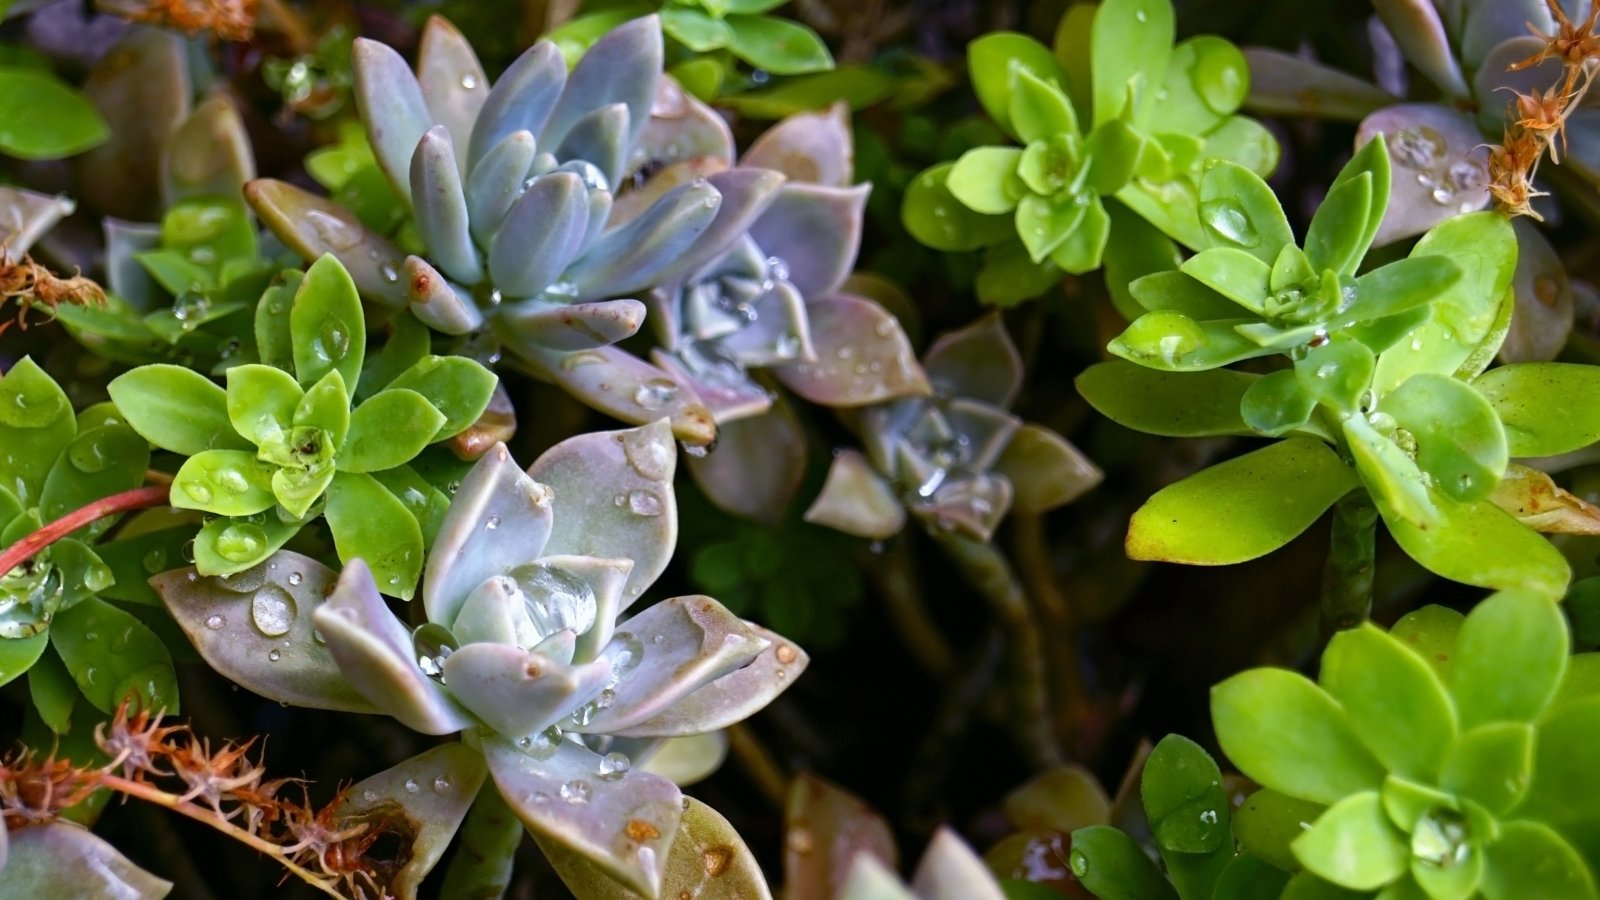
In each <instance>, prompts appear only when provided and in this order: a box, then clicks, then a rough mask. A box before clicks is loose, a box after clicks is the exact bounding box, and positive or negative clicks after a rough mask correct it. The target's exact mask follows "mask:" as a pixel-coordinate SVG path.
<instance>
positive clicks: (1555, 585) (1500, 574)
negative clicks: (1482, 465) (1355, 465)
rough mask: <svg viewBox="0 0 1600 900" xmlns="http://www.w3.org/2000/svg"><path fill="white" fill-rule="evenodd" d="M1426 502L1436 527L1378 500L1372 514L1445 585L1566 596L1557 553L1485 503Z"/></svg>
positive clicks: (1565, 575)
mask: <svg viewBox="0 0 1600 900" xmlns="http://www.w3.org/2000/svg"><path fill="white" fill-rule="evenodd" d="M1432 502H1433V505H1434V507H1435V509H1436V510H1437V514H1438V515H1437V521H1435V522H1433V523H1432V524H1431V525H1429V526H1428V527H1426V528H1423V527H1420V526H1418V525H1416V524H1413V523H1411V522H1409V521H1407V520H1406V519H1405V518H1404V517H1403V516H1401V515H1399V514H1398V512H1397V511H1396V510H1395V509H1393V508H1392V507H1391V506H1389V505H1388V504H1386V503H1384V502H1383V501H1382V500H1381V499H1379V503H1378V511H1379V512H1380V513H1382V514H1383V521H1384V524H1385V525H1387V526H1388V527H1389V533H1390V534H1391V535H1393V536H1394V539H1395V543H1397V544H1399V545H1400V548H1401V549H1402V550H1404V551H1406V553H1407V554H1408V555H1409V556H1410V557H1411V558H1412V559H1414V560H1416V561H1417V562H1418V563H1420V564H1421V565H1422V567H1423V568H1425V569H1427V570H1428V571H1430V572H1433V573H1434V574H1436V575H1442V576H1444V577H1445V578H1448V579H1450V580H1451V581H1460V582H1463V583H1465V584H1473V585H1477V586H1479V587H1485V588H1491V589H1493V588H1520V589H1525V590H1529V591H1535V592H1537V593H1539V594H1542V595H1544V596H1546V597H1549V598H1550V599H1555V598H1557V597H1560V596H1561V595H1562V594H1563V593H1565V592H1566V588H1567V582H1568V581H1569V580H1570V579H1571V577H1572V570H1571V568H1570V567H1569V566H1568V565H1567V561H1566V560H1565V559H1564V558H1563V557H1562V556H1561V554H1560V552H1559V551H1557V550H1556V549H1555V548H1554V547H1552V546H1551V545H1550V543H1549V542H1548V541H1546V540H1545V539H1544V538H1543V537H1540V536H1539V534H1538V533H1537V532H1535V531H1533V530H1532V529H1530V528H1527V527H1526V526H1524V525H1522V524H1521V523H1520V522H1518V521H1517V520H1516V519H1514V518H1512V517H1511V516H1510V515H1509V514H1507V513H1505V512H1503V511H1501V510H1500V508H1499V507H1497V506H1495V505H1494V504H1493V503H1491V502H1490V501H1488V500H1478V501H1475V502H1472V503H1461V502H1459V501H1457V500H1453V499H1451V498H1449V497H1447V496H1445V495H1443V494H1434V495H1433V497H1432Z"/></svg>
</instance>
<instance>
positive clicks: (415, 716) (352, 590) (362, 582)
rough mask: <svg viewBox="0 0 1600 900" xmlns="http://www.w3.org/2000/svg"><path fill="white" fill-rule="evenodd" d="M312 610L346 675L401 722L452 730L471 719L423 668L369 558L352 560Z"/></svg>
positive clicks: (439, 730) (440, 731)
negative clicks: (376, 580) (386, 600)
mask: <svg viewBox="0 0 1600 900" xmlns="http://www.w3.org/2000/svg"><path fill="white" fill-rule="evenodd" d="M311 616H312V622H313V624H314V625H315V626H316V628H317V630H318V631H320V632H321V633H322V636H323V639H324V640H326V641H327V646H328V652H329V653H331V654H332V655H333V658H334V660H335V661H336V662H338V664H339V670H340V671H341V672H343V673H344V676H345V679H346V680H347V681H348V682H349V683H350V685H351V686H353V687H354V688H355V689H356V690H357V691H359V692H360V693H361V694H362V696H364V697H366V698H367V699H368V700H370V701H372V703H373V704H374V705H376V706H377V707H378V708H379V709H382V710H383V711H385V712H387V713H388V714H389V715H391V716H394V717H395V718H396V719H398V720H400V723H401V724H403V725H405V726H406V727H408V728H413V729H415V730H417V731H420V732H422V733H423V734H450V733H452V732H456V731H460V730H461V729H463V728H466V727H467V726H469V725H471V724H472V720H471V718H470V717H469V716H468V715H467V714H466V713H465V712H464V711H462V710H461V708H460V707H458V706H456V704H455V702H454V701H453V700H451V699H450V696H449V694H447V693H445V691H444V689H443V688H442V687H440V686H439V684H438V683H437V682H434V681H432V680H431V679H429V678H428V677H427V676H426V675H424V674H423V673H422V669H421V668H420V667H419V666H418V665H417V655H416V651H415V650H414V649H413V648H412V644H411V634H410V633H409V632H408V631H407V630H406V627H405V626H404V625H402V624H401V623H400V620H399V619H397V618H395V616H394V613H392V612H390V611H389V607H388V606H386V605H385V604H384V602H383V597H382V596H380V595H379V594H378V586H377V584H375V583H374V582H373V580H372V572H371V570H369V569H368V568H367V564H366V563H364V562H362V561H361V560H359V559H354V560H351V561H350V563H349V564H348V565H346V566H345V569H344V572H343V573H341V574H340V576H339V581H338V583H337V584H336V585H335V586H334V589H333V593H332V594H330V595H329V596H328V600H327V602H326V603H323V604H322V605H320V606H318V607H317V608H316V609H314V610H313V611H312V614H311Z"/></svg>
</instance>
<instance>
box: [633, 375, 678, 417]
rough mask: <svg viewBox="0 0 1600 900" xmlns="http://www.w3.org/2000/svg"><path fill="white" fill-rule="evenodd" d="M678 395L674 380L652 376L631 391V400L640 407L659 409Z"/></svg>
mask: <svg viewBox="0 0 1600 900" xmlns="http://www.w3.org/2000/svg"><path fill="white" fill-rule="evenodd" d="M677 396H678V385H677V383H676V382H673V381H669V380H668V379H665V378H652V379H650V380H648V381H646V382H644V383H643V384H641V385H639V387H638V389H637V390H635V391H634V392H633V402H634V403H636V404H638V405H639V407H640V408H641V409H651V410H655V409H660V408H661V407H663V406H665V405H667V404H668V403H671V402H672V401H673V400H674V399H676V398H677Z"/></svg>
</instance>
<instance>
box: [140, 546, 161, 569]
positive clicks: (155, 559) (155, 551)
mask: <svg viewBox="0 0 1600 900" xmlns="http://www.w3.org/2000/svg"><path fill="white" fill-rule="evenodd" d="M141 564H142V565H143V566H144V570H145V571H146V572H149V573H150V574H151V575H154V574H156V573H157V572H160V571H161V570H163V569H165V568H166V567H167V551H166V548H165V547H152V548H151V549H150V550H149V551H148V552H146V553H145V555H144V559H143V560H141Z"/></svg>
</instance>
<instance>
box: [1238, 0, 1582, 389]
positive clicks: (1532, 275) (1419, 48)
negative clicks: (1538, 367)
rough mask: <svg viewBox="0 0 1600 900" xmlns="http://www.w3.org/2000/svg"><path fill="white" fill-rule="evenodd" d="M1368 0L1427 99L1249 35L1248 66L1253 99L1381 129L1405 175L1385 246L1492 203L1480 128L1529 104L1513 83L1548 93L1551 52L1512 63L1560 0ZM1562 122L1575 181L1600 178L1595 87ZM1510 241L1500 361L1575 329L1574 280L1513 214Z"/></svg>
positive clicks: (1521, 356)
mask: <svg viewBox="0 0 1600 900" xmlns="http://www.w3.org/2000/svg"><path fill="white" fill-rule="evenodd" d="M1566 5H1567V6H1570V7H1572V14H1571V17H1570V19H1571V21H1572V22H1573V23H1581V22H1582V21H1583V17H1584V16H1585V15H1587V13H1588V4H1586V3H1578V4H1572V3H1568V4H1566ZM1373 7H1374V9H1375V10H1376V12H1377V22H1375V23H1374V25H1375V26H1377V27H1379V28H1381V29H1382V30H1383V31H1384V32H1386V33H1387V35H1388V36H1389V37H1391V38H1392V41H1393V43H1392V44H1391V45H1390V46H1391V47H1392V48H1393V49H1391V50H1390V51H1389V52H1390V53H1393V52H1394V51H1395V50H1396V49H1397V50H1398V52H1399V55H1400V56H1402V57H1403V60H1397V62H1401V63H1402V64H1403V63H1409V64H1410V65H1411V66H1412V67H1413V68H1414V69H1415V71H1416V72H1418V73H1420V74H1421V75H1422V76H1423V77H1424V78H1426V79H1427V81H1428V82H1430V83H1431V89H1430V90H1427V91H1424V92H1418V93H1422V94H1424V95H1425V97H1424V99H1425V100H1426V101H1427V102H1404V101H1403V97H1404V95H1405V93H1406V88H1405V79H1404V78H1403V77H1402V78H1401V79H1400V80H1399V81H1398V83H1396V82H1395V81H1386V82H1385V84H1384V86H1383V87H1379V86H1377V85H1374V84H1370V83H1368V82H1366V81H1363V80H1362V79H1359V78H1356V77H1354V76H1352V75H1349V74H1347V73H1345V72H1342V71H1339V70H1337V69H1333V68H1330V67H1327V66H1324V65H1322V64H1321V63H1318V62H1315V61H1313V60H1310V59H1304V58H1301V57H1297V56H1294V55H1292V54H1286V53H1282V52H1279V51H1276V50H1270V49H1266V48H1254V47H1253V48H1248V49H1247V50H1246V51H1245V53H1246V56H1247V57H1248V58H1249V60H1250V68H1251V71H1252V72H1254V73H1255V76H1256V77H1255V79H1254V81H1253V87H1252V89H1251V94H1250V98H1249V100H1248V102H1247V105H1248V106H1249V107H1250V108H1252V109H1254V110H1257V111H1260V112H1268V113H1276V114H1281V115H1290V116H1312V117H1319V118H1329V119H1335V120H1345V121H1359V123H1360V125H1359V128H1358V130H1357V134H1356V142H1357V144H1358V145H1359V144H1360V143H1362V142H1365V141H1367V140H1370V139H1371V138H1372V137H1373V136H1374V135H1377V134H1384V135H1387V136H1388V138H1389V146H1390V151H1391V155H1392V156H1393V159H1394V163H1395V166H1396V168H1397V169H1398V170H1399V172H1400V174H1401V176H1402V177H1398V178H1396V179H1395V184H1394V191H1393V194H1392V196H1391V198H1390V202H1389V206H1388V211H1387V214H1386V215H1385V217H1384V219H1383V223H1382V225H1381V227H1380V228H1379V229H1378V232H1377V235H1376V243H1377V244H1378V245H1380V246H1381V245H1384V244H1388V243H1390V242H1392V241H1396V240H1400V239H1403V238H1406V237H1411V236H1414V235H1418V234H1421V233H1423V232H1425V231H1427V230H1428V229H1430V228H1432V227H1433V226H1434V225H1437V224H1438V223H1440V222H1442V221H1444V220H1445V219H1448V218H1450V217H1451V216H1454V215H1458V214H1460V213H1464V212H1471V211H1473V210H1478V209H1483V208H1484V207H1486V206H1488V205H1489V202H1490V199H1491V196H1490V191H1489V185H1490V182H1491V172H1490V171H1489V156H1490V153H1489V149H1488V148H1487V147H1486V146H1485V145H1486V140H1487V141H1498V140H1501V139H1502V135H1503V133H1504V132H1505V130H1506V127H1507V125H1508V124H1511V123H1514V122H1516V121H1518V120H1519V119H1521V118H1523V117H1524V116H1525V115H1526V113H1525V112H1523V111H1519V109H1518V107H1517V104H1516V96H1515V95H1516V94H1523V95H1527V96H1530V97H1536V96H1541V95H1542V96H1545V97H1548V98H1555V97H1556V95H1557V94H1558V93H1559V88H1560V82H1561V81H1562V71H1561V70H1562V64H1561V62H1560V60H1558V59H1553V58H1552V59H1546V60H1543V61H1541V62H1539V63H1537V64H1534V65H1527V66H1515V68H1513V66H1514V64H1518V63H1520V62H1522V61H1523V60H1525V59H1529V58H1531V57H1533V56H1535V54H1537V53H1539V51H1540V50H1541V48H1542V47H1544V46H1545V45H1546V43H1547V39H1546V38H1547V36H1553V35H1556V34H1557V33H1558V30H1559V25H1560V22H1559V21H1558V19H1557V18H1556V11H1558V10H1559V7H1553V6H1552V5H1551V4H1548V3H1546V2H1544V0H1511V2H1493V0H1469V2H1463V3H1444V2H1435V0H1375V2H1374V3H1373ZM1379 23H1381V25H1379ZM1392 92H1393V93H1392ZM1396 93H1398V94H1400V96H1396ZM1435 97H1437V99H1434V98H1435ZM1562 103H1563V104H1564V103H1565V99H1564V98H1563V100H1562ZM1474 111H1475V112H1474ZM1563 134H1564V135H1565V140H1564V143H1563V146H1564V147H1568V148H1570V152H1568V151H1567V150H1563V151H1562V152H1561V153H1560V154H1557V155H1556V156H1555V157H1553V159H1552V161H1553V162H1555V163H1557V164H1559V165H1560V167H1561V168H1562V169H1564V170H1567V171H1571V172H1573V173H1575V174H1576V175H1577V176H1578V177H1579V178H1580V179H1581V180H1582V181H1585V182H1591V183H1592V182H1595V181H1597V180H1600V157H1596V156H1595V154H1594V153H1593V152H1592V151H1591V150H1590V149H1589V148H1591V147H1593V146H1595V145H1596V142H1595V138H1596V137H1597V136H1600V107H1597V106H1596V105H1595V99H1594V98H1589V99H1587V100H1585V101H1584V102H1583V103H1582V104H1581V105H1578V106H1575V107H1574V109H1573V110H1572V114H1571V115H1569V116H1567V117H1565V119H1564V124H1563ZM1561 184H1562V182H1558V183H1557V186H1558V187H1559V186H1561ZM1579 202H1581V201H1579ZM1517 242H1518V245H1519V260H1518V278H1517V282H1516V284H1515V289H1516V292H1517V307H1516V309H1517V312H1516V316H1515V317H1514V319H1513V323H1512V332H1511V335H1510V336H1509V338H1508V339H1507V341H1506V344H1505V345H1504V346H1503V347H1502V350H1501V353H1502V355H1503V357H1504V358H1505V359H1507V360H1508V361H1528V360H1548V359H1553V358H1555V356H1556V354H1557V353H1559V352H1560V350H1561V348H1562V347H1563V345H1565V343H1566V340H1567V336H1568V334H1569V333H1570V332H1571V330H1572V325H1573V310H1574V297H1573V292H1572V287H1571V284H1570V281H1569V278H1568V275H1567V272H1566V270H1565V268H1564V267H1563V266H1562V265H1561V263H1560V261H1559V259H1557V258H1556V254H1555V251H1554V250H1553V249H1552V248H1551V246H1550V243H1549V241H1548V239H1547V238H1545V237H1544V235H1543V234H1542V233H1541V232H1540V231H1539V230H1538V229H1537V228H1534V227H1531V226H1529V225H1527V224H1526V223H1521V224H1520V225H1519V227H1518V229H1517Z"/></svg>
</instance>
